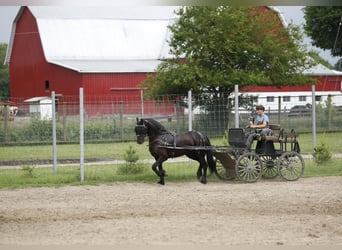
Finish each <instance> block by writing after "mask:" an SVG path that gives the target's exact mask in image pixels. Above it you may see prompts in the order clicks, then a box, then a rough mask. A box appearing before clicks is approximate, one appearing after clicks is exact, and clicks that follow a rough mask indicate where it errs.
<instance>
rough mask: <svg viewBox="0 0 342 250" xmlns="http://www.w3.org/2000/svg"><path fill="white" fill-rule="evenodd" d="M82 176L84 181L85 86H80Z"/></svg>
mask: <svg viewBox="0 0 342 250" xmlns="http://www.w3.org/2000/svg"><path fill="white" fill-rule="evenodd" d="M80 178H81V181H84V103H83V88H80Z"/></svg>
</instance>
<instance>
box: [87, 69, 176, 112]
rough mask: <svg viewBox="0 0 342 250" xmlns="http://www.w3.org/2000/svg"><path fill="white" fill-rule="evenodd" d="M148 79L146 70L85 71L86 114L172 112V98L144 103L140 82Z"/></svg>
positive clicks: (173, 108) (173, 110) (173, 109)
mask: <svg viewBox="0 0 342 250" xmlns="http://www.w3.org/2000/svg"><path fill="white" fill-rule="evenodd" d="M145 79H146V73H102V74H101V73H96V74H95V73H91V74H83V87H84V95H85V102H86V103H85V105H86V112H87V114H88V115H99V114H119V113H120V112H123V113H125V114H134V115H137V114H141V113H142V112H144V114H145V115H150V116H151V115H157V116H169V115H173V114H174V112H175V107H174V104H173V102H167V101H166V102H163V103H157V102H156V101H144V102H143V104H142V102H141V90H140V89H139V86H140V84H141V83H142V81H144V80H145Z"/></svg>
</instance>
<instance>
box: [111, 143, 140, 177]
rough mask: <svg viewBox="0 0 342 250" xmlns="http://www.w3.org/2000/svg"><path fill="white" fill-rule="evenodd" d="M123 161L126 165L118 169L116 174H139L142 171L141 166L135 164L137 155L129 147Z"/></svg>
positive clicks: (137, 158)
mask: <svg viewBox="0 0 342 250" xmlns="http://www.w3.org/2000/svg"><path fill="white" fill-rule="evenodd" d="M124 159H125V161H126V164H124V165H120V166H119V167H118V170H117V174H139V173H142V172H143V171H144V168H143V166H141V165H139V164H137V161H138V160H139V155H137V152H136V151H135V149H134V148H133V147H132V146H131V145H130V146H129V147H128V149H127V150H126V152H125V154H124Z"/></svg>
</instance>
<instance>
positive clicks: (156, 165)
mask: <svg viewBox="0 0 342 250" xmlns="http://www.w3.org/2000/svg"><path fill="white" fill-rule="evenodd" d="M166 160H167V159H165V158H164V157H159V158H158V159H157V160H156V162H155V163H153V165H152V170H153V171H154V172H155V173H156V175H157V176H159V178H160V180H159V182H158V183H159V184H161V185H165V181H164V176H165V171H164V170H163V167H162V164H163V162H164V161H166ZM157 168H158V169H157Z"/></svg>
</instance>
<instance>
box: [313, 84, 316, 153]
mask: <svg viewBox="0 0 342 250" xmlns="http://www.w3.org/2000/svg"><path fill="white" fill-rule="evenodd" d="M315 91H316V87H315V85H312V144H313V147H314V148H316V93H315Z"/></svg>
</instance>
